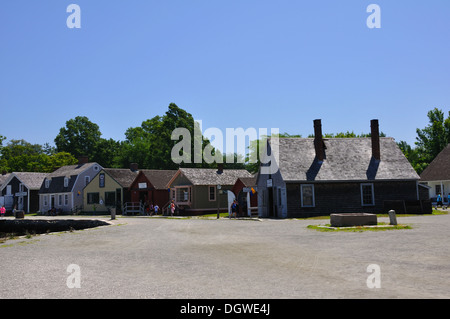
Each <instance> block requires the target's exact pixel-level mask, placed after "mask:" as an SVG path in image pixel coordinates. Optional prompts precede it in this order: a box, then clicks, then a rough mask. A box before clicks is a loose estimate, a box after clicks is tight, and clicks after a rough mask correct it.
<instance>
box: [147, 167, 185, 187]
mask: <svg viewBox="0 0 450 319" xmlns="http://www.w3.org/2000/svg"><path fill="white" fill-rule="evenodd" d="M141 172H142V174H144V175H145V177H147V179H148V180H149V181H150V183H152V185H153V187H155V189H167V184H168V183H169V181H170V179H171V178H172V177H173V176H174V175H175V173H176V172H177V171H176V170H157V169H143V170H141Z"/></svg>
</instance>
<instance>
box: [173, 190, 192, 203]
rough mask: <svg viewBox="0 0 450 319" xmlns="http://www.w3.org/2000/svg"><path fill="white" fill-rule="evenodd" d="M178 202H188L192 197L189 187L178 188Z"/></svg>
mask: <svg viewBox="0 0 450 319" xmlns="http://www.w3.org/2000/svg"><path fill="white" fill-rule="evenodd" d="M176 193H177V195H176V196H177V203H188V202H189V199H190V192H189V187H179V188H177V192H176Z"/></svg>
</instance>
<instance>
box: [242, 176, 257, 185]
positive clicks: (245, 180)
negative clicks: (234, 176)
mask: <svg viewBox="0 0 450 319" xmlns="http://www.w3.org/2000/svg"><path fill="white" fill-rule="evenodd" d="M257 178H258V176H257V175H254V176H252V177H238V179H239V180H240V181H241V182H242V184H244V186H245V187H251V186H256V181H257Z"/></svg>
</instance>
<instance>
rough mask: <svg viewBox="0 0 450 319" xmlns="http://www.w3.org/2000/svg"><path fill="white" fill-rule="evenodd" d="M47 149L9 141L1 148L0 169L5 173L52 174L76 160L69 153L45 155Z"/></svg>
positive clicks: (20, 141) (24, 142) (22, 142)
mask: <svg viewBox="0 0 450 319" xmlns="http://www.w3.org/2000/svg"><path fill="white" fill-rule="evenodd" d="M47 146H48V145H47ZM47 151H48V147H43V146H41V145H39V144H31V143H29V142H27V141H25V140H11V141H9V142H8V144H7V145H6V146H2V148H1V157H0V167H1V170H2V171H6V172H52V171H54V170H55V169H56V168H59V167H61V166H64V165H72V164H75V163H76V162H77V160H76V159H75V158H74V157H73V156H72V155H71V154H69V153H53V154H51V155H49V154H47Z"/></svg>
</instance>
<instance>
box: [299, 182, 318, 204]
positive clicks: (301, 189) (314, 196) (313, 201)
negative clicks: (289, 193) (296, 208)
mask: <svg viewBox="0 0 450 319" xmlns="http://www.w3.org/2000/svg"><path fill="white" fill-rule="evenodd" d="M303 187H312V205H304V204H303ZM300 201H301V206H302V207H316V195H315V191H314V184H300Z"/></svg>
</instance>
